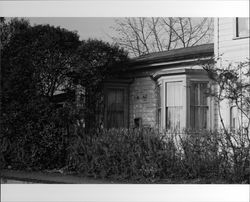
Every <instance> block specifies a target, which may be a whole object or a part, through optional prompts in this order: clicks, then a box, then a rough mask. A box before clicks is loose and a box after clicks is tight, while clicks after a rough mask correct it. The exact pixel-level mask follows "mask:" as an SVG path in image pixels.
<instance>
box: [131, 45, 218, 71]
mask: <svg viewBox="0 0 250 202" xmlns="http://www.w3.org/2000/svg"><path fill="white" fill-rule="evenodd" d="M213 55H214V44H213V43H210V44H203V45H198V46H192V47H187V48H178V49H174V50H170V51H162V52H155V53H150V54H147V55H143V56H140V57H137V58H134V59H132V60H131V62H130V65H129V69H138V68H139V69H140V68H144V67H146V66H149V65H150V64H156V63H166V62H178V61H179V62H181V61H183V60H188V59H200V58H204V57H212V56H213Z"/></svg>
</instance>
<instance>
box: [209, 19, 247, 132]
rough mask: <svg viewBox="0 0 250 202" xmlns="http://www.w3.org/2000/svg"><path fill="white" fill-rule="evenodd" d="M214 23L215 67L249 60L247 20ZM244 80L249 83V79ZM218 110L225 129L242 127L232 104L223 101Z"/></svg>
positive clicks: (217, 20)
mask: <svg viewBox="0 0 250 202" xmlns="http://www.w3.org/2000/svg"><path fill="white" fill-rule="evenodd" d="M214 22H215V24H214V28H215V35H214V53H215V56H216V57H220V61H218V62H217V66H218V67H223V65H224V66H226V65H227V64H228V63H239V62H243V61H246V59H247V58H248V59H249V58H250V57H249V48H250V47H249V44H250V33H249V18H216V19H215V21H214ZM244 70H245V71H249V66H248V67H245V69H241V70H240V71H242V72H244ZM241 75H243V74H241ZM246 79H248V81H249V83H250V80H249V77H248V78H246ZM220 108H221V114H222V118H223V120H224V124H225V127H226V128H231V129H237V128H239V126H242V124H243V125H244V116H243V115H242V112H240V111H239V110H237V107H236V106H235V104H234V103H231V102H230V101H229V100H224V101H222V102H221V104H220ZM249 117H250V115H249ZM219 124H220V123H219Z"/></svg>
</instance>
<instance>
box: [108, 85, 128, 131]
mask: <svg viewBox="0 0 250 202" xmlns="http://www.w3.org/2000/svg"><path fill="white" fill-rule="evenodd" d="M124 100H125V94H124V89H115V88H114V89H108V92H107V121H106V125H107V128H122V127H125V104H124Z"/></svg>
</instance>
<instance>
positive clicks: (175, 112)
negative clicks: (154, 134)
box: [166, 82, 183, 130]
mask: <svg viewBox="0 0 250 202" xmlns="http://www.w3.org/2000/svg"><path fill="white" fill-rule="evenodd" d="M181 89H182V88H181V82H171V83H166V128H167V129H171V130H179V129H180V125H181V114H182V109H183V106H182V102H183V99H182V90H181Z"/></svg>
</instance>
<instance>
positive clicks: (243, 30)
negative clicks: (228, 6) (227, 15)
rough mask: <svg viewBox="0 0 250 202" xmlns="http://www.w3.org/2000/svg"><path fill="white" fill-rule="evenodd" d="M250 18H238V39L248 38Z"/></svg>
mask: <svg viewBox="0 0 250 202" xmlns="http://www.w3.org/2000/svg"><path fill="white" fill-rule="evenodd" d="M249 31H250V30H249V18H236V33H235V34H236V35H235V36H236V37H248V36H249V35H250V34H249Z"/></svg>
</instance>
